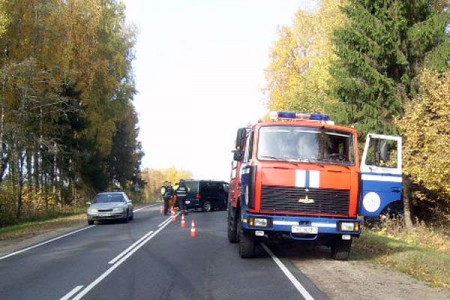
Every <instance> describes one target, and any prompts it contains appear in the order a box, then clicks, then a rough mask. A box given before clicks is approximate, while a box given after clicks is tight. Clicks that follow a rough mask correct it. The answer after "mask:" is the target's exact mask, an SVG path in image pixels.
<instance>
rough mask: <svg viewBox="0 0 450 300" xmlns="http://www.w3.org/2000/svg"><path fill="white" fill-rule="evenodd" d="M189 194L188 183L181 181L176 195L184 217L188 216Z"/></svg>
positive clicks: (176, 188) (176, 189)
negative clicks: (187, 201) (187, 198)
mask: <svg viewBox="0 0 450 300" xmlns="http://www.w3.org/2000/svg"><path fill="white" fill-rule="evenodd" d="M188 192H189V188H188V187H187V186H186V183H185V182H184V180H183V179H180V182H179V183H178V185H177V186H176V187H175V195H176V196H177V200H178V207H179V208H180V211H181V213H182V214H183V215H187V209H186V197H187V194H188Z"/></svg>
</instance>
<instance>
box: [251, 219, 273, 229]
mask: <svg viewBox="0 0 450 300" xmlns="http://www.w3.org/2000/svg"><path fill="white" fill-rule="evenodd" d="M248 224H249V225H250V226H252V227H264V228H267V227H269V226H270V220H269V219H268V218H253V217H251V218H250V219H249V223H248Z"/></svg>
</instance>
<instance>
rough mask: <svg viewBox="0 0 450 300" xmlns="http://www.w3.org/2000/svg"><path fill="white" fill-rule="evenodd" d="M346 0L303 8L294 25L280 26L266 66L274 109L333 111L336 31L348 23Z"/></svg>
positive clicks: (271, 105)
mask: <svg viewBox="0 0 450 300" xmlns="http://www.w3.org/2000/svg"><path fill="white" fill-rule="evenodd" d="M344 2H345V1H334V0H324V1H322V4H321V6H320V9H319V10H318V11H317V12H310V11H304V10H301V9H299V10H298V11H297V12H296V14H295V17H294V22H293V24H292V26H289V27H288V26H285V27H282V28H280V30H279V38H278V40H277V41H276V42H275V44H274V46H273V48H272V50H271V54H270V61H271V62H270V65H269V66H268V67H267V69H266V78H267V81H268V85H267V93H268V94H269V101H268V106H269V108H270V110H291V111H305V112H328V113H329V112H330V111H329V108H330V106H331V104H333V103H335V100H334V99H333V98H331V97H330V96H329V95H328V93H327V90H328V85H329V81H330V80H331V75H330V72H329V67H330V65H331V63H332V62H333V61H334V60H335V59H336V56H335V54H334V46H333V43H332V33H333V30H335V29H336V28H337V27H339V26H342V25H343V24H344V23H345V20H346V19H345V16H344V14H343V13H342V12H341V10H340V6H341V5H342V4H343V3H344ZM330 16H332V17H330Z"/></svg>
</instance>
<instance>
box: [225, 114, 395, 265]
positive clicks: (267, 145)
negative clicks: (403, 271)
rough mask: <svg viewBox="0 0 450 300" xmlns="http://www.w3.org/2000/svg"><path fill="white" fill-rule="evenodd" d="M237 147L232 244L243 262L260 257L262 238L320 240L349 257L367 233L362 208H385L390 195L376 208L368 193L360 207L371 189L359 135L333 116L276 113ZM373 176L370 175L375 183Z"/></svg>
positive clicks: (242, 132) (241, 135) (240, 137)
mask: <svg viewBox="0 0 450 300" xmlns="http://www.w3.org/2000/svg"><path fill="white" fill-rule="evenodd" d="M235 147H236V149H235V151H234V157H233V158H234V159H233V162H232V172H231V178H230V193H229V199H228V200H229V201H228V240H229V241H230V242H232V243H236V242H239V251H240V255H241V257H253V256H254V254H255V245H256V240H258V239H261V238H269V239H272V238H283V239H294V240H299V241H317V242H319V243H322V244H326V245H329V246H330V247H331V249H332V256H333V257H334V258H335V259H347V258H348V256H349V253H350V249H351V243H352V240H353V239H354V238H356V237H359V235H360V233H361V220H360V218H359V216H360V214H359V213H360V210H361V209H360V208H361V207H362V208H363V210H365V211H364V212H365V213H366V214H367V213H368V212H369V211H370V213H371V214H372V215H374V214H376V213H379V211H381V210H382V206H383V205H382V203H381V198H383V197H385V195H383V197H380V203H379V205H378V207H377V208H376V209H374V207H375V206H376V204H377V203H374V201H375V202H376V197H374V195H373V194H368V193H370V191H368V190H365V192H366V194H365V197H366V202H365V203H366V204H365V205H363V206H361V205H360V197H361V194H362V191H363V189H364V188H365V186H367V187H369V189H370V188H371V187H370V184H368V185H363V184H362V181H361V164H360V156H359V150H358V149H359V141H358V132H357V130H356V129H354V128H350V127H343V126H338V125H335V124H334V122H333V121H331V120H330V117H329V116H327V115H321V114H304V113H290V112H273V113H271V120H270V121H266V122H259V123H257V124H254V125H253V126H251V127H248V128H241V129H239V130H238V132H237V136H236V143H235ZM374 170H375V168H367V171H368V173H367V174H366V173H364V174H365V175H364V176H366V177H367V176H368V178H371V179H373V177H370V176H371V175H370V173H371V172H373V171H374ZM384 171H386V170H384ZM395 176H396V175H395ZM397 179H398V178H397ZM378 186H379V185H378ZM372 187H373V186H372ZM367 195H368V196H367ZM377 195H379V194H377ZM397 196H399V195H397ZM373 199H375V200H373ZM391 200H392V201H394V200H393V198H392V199H391ZM371 204H372V206H370V205H371ZM367 208H369V209H367Z"/></svg>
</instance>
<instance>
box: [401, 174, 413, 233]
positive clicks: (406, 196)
mask: <svg viewBox="0 0 450 300" xmlns="http://www.w3.org/2000/svg"><path fill="white" fill-rule="evenodd" d="M411 203H412V192H411V179H410V178H409V177H408V176H406V175H403V211H404V212H403V213H404V220H405V227H406V229H407V230H410V229H412V228H413V223H412V215H411Z"/></svg>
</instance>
